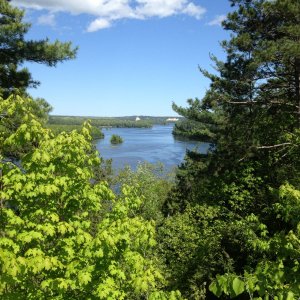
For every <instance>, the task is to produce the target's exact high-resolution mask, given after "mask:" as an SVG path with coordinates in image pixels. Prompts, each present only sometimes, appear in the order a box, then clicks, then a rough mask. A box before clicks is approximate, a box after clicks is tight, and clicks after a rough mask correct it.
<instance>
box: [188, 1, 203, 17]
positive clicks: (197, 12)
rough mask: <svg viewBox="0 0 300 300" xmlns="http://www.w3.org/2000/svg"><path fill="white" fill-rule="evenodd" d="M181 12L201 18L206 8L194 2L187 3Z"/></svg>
mask: <svg viewBox="0 0 300 300" xmlns="http://www.w3.org/2000/svg"><path fill="white" fill-rule="evenodd" d="M183 12H184V13H186V14H187V15H189V16H191V17H195V18H196V19H201V18H202V16H203V15H204V14H205V12H206V9H205V8H203V7H201V6H197V5H195V4H194V3H189V4H188V5H187V6H186V8H185V9H184V10H183Z"/></svg>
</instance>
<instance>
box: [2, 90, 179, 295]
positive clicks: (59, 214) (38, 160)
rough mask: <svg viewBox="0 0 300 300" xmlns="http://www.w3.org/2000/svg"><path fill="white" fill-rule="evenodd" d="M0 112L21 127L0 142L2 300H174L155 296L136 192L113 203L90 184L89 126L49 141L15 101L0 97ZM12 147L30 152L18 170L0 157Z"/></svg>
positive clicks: (150, 231)
mask: <svg viewBox="0 0 300 300" xmlns="http://www.w3.org/2000/svg"><path fill="white" fill-rule="evenodd" d="M0 114H5V115H6V118H2V119H1V125H3V124H4V125H5V123H6V122H7V120H10V118H14V117H15V115H16V114H17V115H18V117H19V118H20V120H21V124H20V125H19V126H18V127H17V128H16V130H15V131H14V132H13V133H11V134H9V135H4V134H1V136H0V145H3V146H4V148H3V147H1V148H0V158H1V163H0V171H1V173H0V274H1V276H0V297H1V299H24V298H26V299H90V298H93V299H179V298H180V295H179V293H175V292H171V293H170V294H166V293H163V292H160V291H159V287H161V286H163V284H164V280H163V276H162V274H161V273H160V271H159V268H158V266H157V264H156V262H155V261H156V260H155V258H154V257H152V255H151V249H152V248H153V247H154V246H155V244H156V242H155V227H154V224H153V222H152V221H145V220H144V219H143V218H142V217H140V216H139V215H138V214H136V213H135V211H136V210H138V209H139V206H140V204H141V199H140V198H139V197H138V196H137V195H136V192H135V190H134V188H131V187H129V186H123V187H122V193H121V195H120V196H119V197H118V198H117V197H116V196H115V195H114V193H113V192H112V191H111V190H110V189H109V188H108V186H107V184H106V183H105V182H104V181H102V182H94V180H93V179H94V177H95V176H94V174H93V170H94V167H95V166H97V165H99V163H100V159H99V154H98V153H97V152H95V151H93V146H92V144H91V143H90V141H91V136H90V125H89V124H87V123H86V124H85V125H84V127H83V129H82V131H81V132H80V133H78V132H76V131H73V132H71V133H65V132H64V133H61V134H59V135H56V136H54V135H53V134H52V132H51V131H50V130H49V129H44V128H43V126H42V124H41V123H40V122H39V120H38V118H36V116H35V115H34V111H33V110H32V100H31V99H29V98H21V97H19V96H11V97H9V98H8V99H5V100H4V99H0ZM12 145H13V146H21V147H26V146H27V145H31V147H29V148H28V149H29V151H28V152H27V153H25V154H24V155H23V156H22V157H21V158H20V161H19V162H18V164H16V163H14V162H11V161H7V160H6V159H5V156H4V154H5V153H4V151H3V150H4V149H5V147H6V146H8V147H10V146H12ZM93 182H94V183H93Z"/></svg>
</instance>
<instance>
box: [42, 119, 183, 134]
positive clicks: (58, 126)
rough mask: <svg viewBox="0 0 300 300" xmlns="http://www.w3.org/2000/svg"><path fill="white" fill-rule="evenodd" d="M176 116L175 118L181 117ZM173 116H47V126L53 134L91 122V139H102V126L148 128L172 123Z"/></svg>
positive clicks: (77, 128)
mask: <svg viewBox="0 0 300 300" xmlns="http://www.w3.org/2000/svg"><path fill="white" fill-rule="evenodd" d="M181 118H182V117H178V118H177V119H181ZM170 119H171V120H172V119H173V120H174V117H169V116H166V117H164V116H163V117H153V116H139V117H137V116H125V117H89V116H56V115H50V116H49V117H48V123H47V127H48V128H50V129H51V130H52V131H53V132H54V133H55V134H59V133H61V132H63V131H66V132H70V131H72V130H77V131H78V130H80V128H81V127H82V125H83V124H84V122H86V121H89V122H90V123H91V126H92V127H91V135H92V137H93V139H102V138H104V134H103V132H102V131H101V129H102V128H110V127H115V128H150V127H152V126H153V125H155V124H159V125H166V124H170V123H173V121H169V120H170Z"/></svg>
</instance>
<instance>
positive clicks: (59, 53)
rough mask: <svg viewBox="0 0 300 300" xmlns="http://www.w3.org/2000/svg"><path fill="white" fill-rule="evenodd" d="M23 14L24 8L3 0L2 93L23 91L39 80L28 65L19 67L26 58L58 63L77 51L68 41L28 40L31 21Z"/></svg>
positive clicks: (0, 2)
mask: <svg viewBox="0 0 300 300" xmlns="http://www.w3.org/2000/svg"><path fill="white" fill-rule="evenodd" d="M23 17H24V11H22V10H20V9H18V8H16V7H13V6H12V5H11V4H10V3H9V1H7V0H0V93H1V94H2V96H4V97H7V96H8V95H9V94H10V92H11V91H12V90H15V89H19V90H21V91H23V92H24V91H25V90H26V88H27V87H35V86H37V85H38V84H39V82H38V81H36V80H34V79H33V78H32V77H31V74H30V72H29V71H28V70H27V69H26V68H22V69H19V67H20V65H21V64H23V63H24V62H36V63H42V64H46V65H48V66H55V65H56V64H57V63H58V62H61V61H64V60H68V59H73V58H74V57H75V55H76V51H77V49H76V48H75V49H72V46H71V43H69V42H68V43H61V42H59V41H55V42H53V43H51V42H50V41H49V40H48V39H44V40H38V41H33V40H26V39H25V35H26V33H27V32H28V30H29V28H30V26H31V25H30V24H29V23H24V22H23Z"/></svg>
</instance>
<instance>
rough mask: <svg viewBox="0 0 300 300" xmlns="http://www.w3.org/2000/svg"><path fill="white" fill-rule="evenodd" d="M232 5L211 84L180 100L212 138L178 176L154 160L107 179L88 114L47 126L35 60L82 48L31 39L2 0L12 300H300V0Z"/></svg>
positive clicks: (1, 158) (191, 131) (1, 159)
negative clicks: (155, 166) (35, 92)
mask: <svg viewBox="0 0 300 300" xmlns="http://www.w3.org/2000/svg"><path fill="white" fill-rule="evenodd" d="M230 3H231V4H232V6H233V11H232V12H231V13H229V14H228V16H227V19H226V20H225V21H224V22H223V27H224V29H225V30H228V31H229V32H230V33H231V36H230V39H229V40H227V41H223V42H222V43H221V45H222V48H223V49H224V51H225V53H226V59H225V61H220V60H218V59H217V58H216V57H214V56H212V60H213V62H214V64H215V67H216V70H217V72H216V73H213V74H211V73H209V72H208V71H206V70H203V69H201V71H202V74H203V75H204V76H206V77H208V78H209V79H210V81H211V84H210V88H209V90H208V91H207V93H206V95H205V96H204V98H203V99H190V100H188V107H187V108H183V107H179V106H177V105H176V104H174V105H173V108H174V110H175V111H176V112H177V113H179V114H180V115H181V116H183V117H184V118H185V121H184V122H182V123H181V124H178V126H177V127H176V130H177V133H176V134H184V135H186V136H188V137H193V138H194V139H198V140H199V141H203V142H209V143H210V145H211V147H210V149H209V151H208V152H207V153H198V152H196V151H188V152H187V154H186V157H185V159H184V161H183V163H182V164H181V165H180V166H179V167H178V169H177V171H176V176H175V179H174V180H173V181H170V180H168V179H166V178H164V177H163V176H162V175H160V176H159V177H156V176H154V170H152V169H151V168H150V167H149V166H147V165H141V166H139V167H138V169H137V170H136V172H134V171H133V170H131V169H125V170H123V172H120V174H119V175H118V176H116V177H114V178H113V179H111V178H109V177H108V176H106V177H105V176H103V172H102V171H103V170H102V169H101V168H102V166H101V158H100V155H99V153H98V152H97V151H95V149H94V146H93V144H92V143H91V140H92V137H91V124H90V123H89V122H88V121H87V122H86V121H85V122H84V124H83V125H82V126H80V128H77V130H73V131H71V132H66V131H64V132H57V133H56V134H54V133H53V132H52V130H51V129H49V128H47V126H46V124H47V122H48V120H49V116H48V113H49V110H50V107H49V105H48V104H47V103H46V102H45V101H44V100H42V99H39V100H33V99H32V98H31V97H30V96H29V95H28V94H27V92H26V88H27V87H28V86H30V85H32V84H34V81H33V80H32V79H31V75H30V73H29V71H28V70H22V69H19V68H20V64H21V63H22V62H23V61H26V60H32V61H35V62H41V63H45V64H47V65H49V66H52V65H55V64H56V63H58V62H60V61H64V60H67V59H70V58H74V57H75V54H76V48H73V47H72V45H71V44H70V43H60V42H55V43H54V44H51V43H49V41H48V40H47V39H45V40H42V41H26V40H25V39H24V34H25V33H26V32H27V31H28V30H29V28H30V25H29V24H26V23H24V22H23V20H22V18H23V15H24V12H23V11H21V10H19V9H18V8H14V7H13V6H11V4H10V3H9V2H8V1H4V0H0V9H1V11H0V21H1V23H0V29H1V30H0V58H1V56H2V57H3V59H0V69H1V68H2V71H3V72H1V74H0V90H1V93H2V96H3V97H1V98H0V298H1V299H141V300H142V299H152V300H154V299H155V300H164V299H165V300H167V299H171V300H172V299H173V300H176V299H195V300H198V299H216V298H220V299H231V298H236V299H274V300H275V299H276V300H279V299H289V300H292V299H299V297H300V269H299V257H300V217H299V216H300V180H299V179H300V176H299V175H300V162H299V157H300V2H299V1H298V0H274V1H267V0H253V1H249V0H231V1H230ZM19 45H21V46H19ZM37 49H39V51H37ZM58 50H59V51H58ZM4 58H5V59H4ZM65 125H66V124H65ZM73 125H74V124H73ZM77 125H79V124H77Z"/></svg>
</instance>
